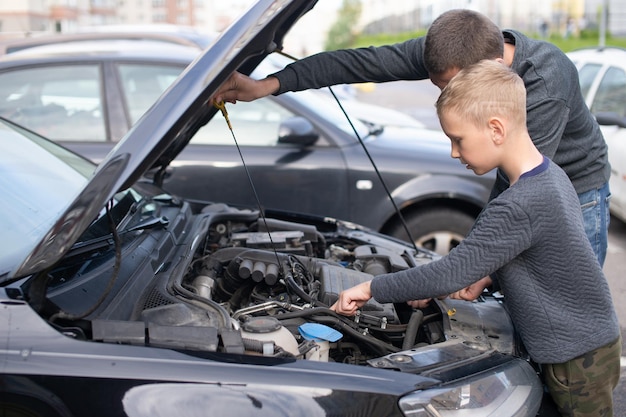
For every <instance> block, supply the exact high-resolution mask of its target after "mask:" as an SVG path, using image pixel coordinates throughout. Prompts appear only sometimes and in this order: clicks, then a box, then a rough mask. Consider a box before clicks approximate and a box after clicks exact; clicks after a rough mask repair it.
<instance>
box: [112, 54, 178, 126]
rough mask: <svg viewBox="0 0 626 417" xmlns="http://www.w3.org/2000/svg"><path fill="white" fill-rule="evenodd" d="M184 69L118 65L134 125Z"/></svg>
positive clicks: (169, 66)
mask: <svg viewBox="0 0 626 417" xmlns="http://www.w3.org/2000/svg"><path fill="white" fill-rule="evenodd" d="M183 70H184V67H177V66H171V65H153V64H118V71H119V73H120V78H121V80H122V86H123V91H124V99H125V100H126V104H127V106H128V112H129V114H130V120H131V123H132V124H134V123H136V122H137V120H139V118H140V117H141V116H142V115H143V114H144V113H145V112H146V110H148V109H149V108H150V106H152V104H154V103H155V102H156V100H157V99H158V98H159V96H160V95H161V94H162V93H163V92H164V91H165V89H166V88H167V87H169V86H170V84H172V83H173V82H174V80H176V78H178V75H179V74H180V73H181V72H182V71H183Z"/></svg>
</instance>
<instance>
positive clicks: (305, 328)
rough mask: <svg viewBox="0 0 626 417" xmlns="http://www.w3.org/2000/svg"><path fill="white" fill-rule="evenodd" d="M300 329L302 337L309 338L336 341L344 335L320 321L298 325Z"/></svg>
mask: <svg viewBox="0 0 626 417" xmlns="http://www.w3.org/2000/svg"><path fill="white" fill-rule="evenodd" d="M298 331H300V334H301V335H302V337H304V338H305V339H307V340H327V341H329V342H336V341H337V340H339V339H341V338H342V337H343V335H342V334H341V333H339V332H338V331H337V330H335V329H333V328H332V327H328V326H326V325H324V324H319V323H304V324H303V325H301V326H299V327H298Z"/></svg>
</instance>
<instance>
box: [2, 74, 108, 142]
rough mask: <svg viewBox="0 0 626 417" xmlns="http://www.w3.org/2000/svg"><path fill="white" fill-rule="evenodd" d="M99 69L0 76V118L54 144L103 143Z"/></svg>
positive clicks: (103, 128)
mask: <svg viewBox="0 0 626 417" xmlns="http://www.w3.org/2000/svg"><path fill="white" fill-rule="evenodd" d="M100 73H101V70H100V66H99V65H59V66H45V67H33V68H27V69H24V68H18V69H16V70H12V71H6V72H3V73H0V115H2V116H4V117H6V118H7V119H9V120H11V121H13V122H15V123H19V124H21V125H22V126H24V127H27V128H28V129H31V130H33V131H35V132H37V133H39V134H41V135H43V136H46V137H47V138H49V139H53V140H70V141H71V140H86V141H104V140H106V130H105V125H104V117H103V112H102V101H101V88H100V86H101V82H100V79H101V77H100Z"/></svg>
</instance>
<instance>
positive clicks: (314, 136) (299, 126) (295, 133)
mask: <svg viewBox="0 0 626 417" xmlns="http://www.w3.org/2000/svg"><path fill="white" fill-rule="evenodd" d="M319 137H320V135H319V133H317V131H316V130H315V128H314V127H313V125H312V124H311V122H309V121H308V120H307V119H305V118H304V117H299V116H296V117H290V118H289V119H287V120H285V121H283V122H282V123H281V124H280V127H279V128H278V143H290V144H293V145H300V146H310V145H313V144H314V143H315V142H317V140H318V139H319Z"/></svg>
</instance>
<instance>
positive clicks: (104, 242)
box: [67, 216, 170, 256]
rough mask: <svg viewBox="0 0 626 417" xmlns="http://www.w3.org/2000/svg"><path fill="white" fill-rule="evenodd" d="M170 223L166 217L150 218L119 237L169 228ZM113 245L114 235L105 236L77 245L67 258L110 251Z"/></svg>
mask: <svg viewBox="0 0 626 417" xmlns="http://www.w3.org/2000/svg"><path fill="white" fill-rule="evenodd" d="M169 223H170V221H169V219H168V218H167V217H165V216H160V217H156V216H155V217H149V218H147V219H145V220H142V221H141V222H139V223H137V224H135V225H133V226H132V227H129V228H128V229H124V230H122V231H120V232H119V235H120V236H123V235H124V234H126V233H130V232H136V231H138V230H148V229H155V228H165V227H167V225H169ZM113 244H114V241H113V233H109V234H106V235H104V236H100V237H97V238H93V239H89V240H86V241H84V242H77V243H75V244H74V245H73V246H72V247H71V248H70V250H69V252H68V254H67V256H76V255H80V254H83V253H87V252H92V251H94V250H100V249H108V248H109V247H110V246H112V245H113Z"/></svg>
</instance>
